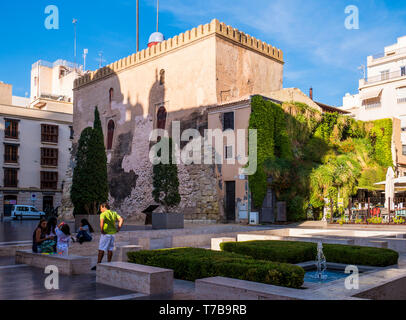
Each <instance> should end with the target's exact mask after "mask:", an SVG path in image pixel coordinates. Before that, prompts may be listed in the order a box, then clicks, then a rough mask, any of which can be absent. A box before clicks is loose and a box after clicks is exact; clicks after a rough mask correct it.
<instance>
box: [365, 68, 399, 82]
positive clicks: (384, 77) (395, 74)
mask: <svg viewBox="0 0 406 320" xmlns="http://www.w3.org/2000/svg"><path fill="white" fill-rule="evenodd" d="M404 76H406V73H405V72H402V71H401V70H398V71H394V72H388V73H382V74H380V75H379V76H373V77H368V78H367V79H365V83H375V82H380V81H386V80H391V79H396V78H401V77H404Z"/></svg>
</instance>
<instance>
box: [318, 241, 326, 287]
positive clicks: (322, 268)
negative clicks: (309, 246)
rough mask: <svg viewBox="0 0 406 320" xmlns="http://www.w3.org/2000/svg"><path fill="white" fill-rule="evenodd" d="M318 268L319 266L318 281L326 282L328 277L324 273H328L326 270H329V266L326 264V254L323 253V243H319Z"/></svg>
mask: <svg viewBox="0 0 406 320" xmlns="http://www.w3.org/2000/svg"><path fill="white" fill-rule="evenodd" d="M316 266H317V277H318V279H319V280H325V279H326V276H325V275H324V271H326V269H327V264H326V257H325V256H324V253H323V243H322V242H318V243H317V260H316Z"/></svg>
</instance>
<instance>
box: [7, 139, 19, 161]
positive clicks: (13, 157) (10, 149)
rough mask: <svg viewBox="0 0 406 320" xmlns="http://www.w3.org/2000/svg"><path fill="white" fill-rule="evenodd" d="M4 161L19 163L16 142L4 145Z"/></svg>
mask: <svg viewBox="0 0 406 320" xmlns="http://www.w3.org/2000/svg"><path fill="white" fill-rule="evenodd" d="M4 162H5V163H17V162H18V146H17V145H14V144H5V145H4Z"/></svg>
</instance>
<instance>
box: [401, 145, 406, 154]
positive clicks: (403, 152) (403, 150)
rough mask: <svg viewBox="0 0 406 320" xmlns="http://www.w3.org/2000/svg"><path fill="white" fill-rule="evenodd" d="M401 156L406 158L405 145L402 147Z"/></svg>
mask: <svg viewBox="0 0 406 320" xmlns="http://www.w3.org/2000/svg"><path fill="white" fill-rule="evenodd" d="M402 155H404V156H406V145H403V146H402Z"/></svg>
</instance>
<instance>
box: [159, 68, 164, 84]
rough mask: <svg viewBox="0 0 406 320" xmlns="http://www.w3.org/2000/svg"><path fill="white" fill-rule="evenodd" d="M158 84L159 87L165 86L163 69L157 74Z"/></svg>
mask: <svg viewBox="0 0 406 320" xmlns="http://www.w3.org/2000/svg"><path fill="white" fill-rule="evenodd" d="M159 84H160V85H164V84H165V70H164V69H162V70H161V71H160V72H159Z"/></svg>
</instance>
